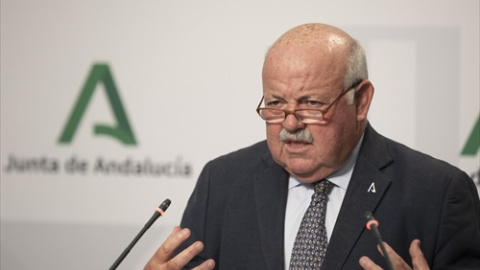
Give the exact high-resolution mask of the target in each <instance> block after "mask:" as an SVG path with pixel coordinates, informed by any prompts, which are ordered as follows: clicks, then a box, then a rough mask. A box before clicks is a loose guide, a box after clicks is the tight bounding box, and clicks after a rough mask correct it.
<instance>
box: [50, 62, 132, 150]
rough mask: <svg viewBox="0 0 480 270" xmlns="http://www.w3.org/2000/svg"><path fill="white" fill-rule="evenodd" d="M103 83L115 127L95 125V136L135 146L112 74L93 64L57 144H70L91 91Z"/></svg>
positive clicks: (105, 66)
mask: <svg viewBox="0 0 480 270" xmlns="http://www.w3.org/2000/svg"><path fill="white" fill-rule="evenodd" d="M99 83H103V85H104V87H105V90H106V92H107V97H108V100H109V102H110V107H111V108H112V110H113V113H114V115H115V118H116V120H117V125H116V126H108V125H102V124H96V125H95V127H94V131H95V134H98V135H106V136H111V137H113V138H115V139H117V140H119V141H121V142H122V143H124V144H126V145H136V144H137V142H136V140H135V136H134V135H133V132H132V129H131V128H130V123H129V122H128V119H127V115H126V114H125V110H124V109H123V106H122V101H121V100H120V96H119V95H118V91H117V87H116V86H115V83H114V81H113V77H112V74H111V72H110V69H109V68H108V65H106V64H98V63H97V64H95V65H94V66H93V68H92V70H91V71H90V74H89V75H88V77H87V81H86V82H85V85H84V86H83V89H82V91H81V92H80V96H79V97H78V99H77V102H76V103H75V106H74V107H73V111H72V113H71V114H70V117H69V118H68V121H67V124H66V125H65V128H64V129H63V132H62V134H61V136H60V138H59V139H58V142H59V143H70V142H71V141H72V138H73V136H74V135H75V132H76V130H77V128H78V124H79V123H80V120H81V119H82V117H83V114H84V113H85V110H86V109H87V105H88V103H89V102H90V99H91V97H92V94H93V91H94V90H95V88H96V86H97V84H99Z"/></svg>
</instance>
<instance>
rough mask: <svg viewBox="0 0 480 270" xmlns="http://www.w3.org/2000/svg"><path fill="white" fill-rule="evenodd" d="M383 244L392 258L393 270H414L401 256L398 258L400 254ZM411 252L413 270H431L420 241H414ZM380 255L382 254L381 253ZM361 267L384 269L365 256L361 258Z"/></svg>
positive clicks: (373, 269) (374, 269)
mask: <svg viewBox="0 0 480 270" xmlns="http://www.w3.org/2000/svg"><path fill="white" fill-rule="evenodd" d="M383 244H384V245H385V250H386V251H387V253H388V256H389V257H390V260H391V261H392V265H393V268H394V269H395V270H411V269H412V268H410V266H409V265H408V264H407V263H406V262H405V261H404V260H403V259H402V258H401V257H400V256H398V254H397V253H396V252H395V251H394V250H393V249H392V248H391V247H390V246H389V245H388V244H387V243H385V242H384V243H383ZM379 251H380V249H379ZM409 252H410V256H411V257H412V265H413V270H430V267H429V266H428V264H427V261H426V260H425V257H424V256H423V252H422V250H421V249H420V240H418V239H415V240H413V241H412V243H411V244H410V249H409ZM380 253H382V252H381V251H380ZM382 255H383V254H382ZM360 265H361V266H362V267H363V269H365V270H380V269H382V268H380V266H378V265H376V264H375V263H374V262H373V261H372V260H370V258H368V257H366V256H363V257H362V258H360Z"/></svg>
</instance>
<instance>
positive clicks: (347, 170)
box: [285, 137, 363, 269]
mask: <svg viewBox="0 0 480 270" xmlns="http://www.w3.org/2000/svg"><path fill="white" fill-rule="evenodd" d="M362 141H363V137H362V138H361V139H360V141H359V142H358V144H357V146H355V149H354V150H353V152H352V154H351V155H350V157H349V158H348V159H347V161H346V162H345V164H343V166H342V167H341V168H340V169H339V170H337V171H336V172H334V173H332V174H331V175H329V176H328V177H326V179H328V180H329V181H330V182H332V183H333V184H335V186H334V187H333V189H332V192H331V193H330V195H329V196H328V203H327V212H326V217H325V226H326V228H327V236H328V239H330V237H331V236H332V231H333V227H334V226H335V222H336V221H337V216H338V213H339V212H340V207H341V206H342V202H343V198H344V197H345V193H346V192H347V187H348V184H349V183H350V178H351V176H352V172H353V168H354V167H355V163H356V161H357V156H358V151H359V150H360V146H361V145H362ZM313 192H314V191H313V185H312V184H306V183H302V182H300V181H298V180H297V179H296V178H295V177H293V176H290V179H289V184H288V199H287V209H286V212H285V266H286V269H288V268H289V265H290V257H291V255H292V249H293V245H294V243H295V237H296V236H297V232H298V229H299V228H300V223H301V222H302V218H303V215H304V214H305V212H306V211H307V208H308V206H309V205H310V200H311V198H312V195H313Z"/></svg>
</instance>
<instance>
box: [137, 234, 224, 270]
mask: <svg viewBox="0 0 480 270" xmlns="http://www.w3.org/2000/svg"><path fill="white" fill-rule="evenodd" d="M190 234H191V232H190V230H189V229H182V228H180V227H178V226H176V227H175V228H174V229H173V231H172V233H171V234H170V235H169V236H168V238H167V239H166V240H165V242H163V244H162V245H161V246H160V247H159V248H158V250H157V251H156V252H155V254H154V255H153V257H152V258H151V259H150V260H149V261H148V263H147V265H146V266H145V268H144V270H180V269H182V267H183V266H185V265H186V264H187V263H188V262H189V261H190V260H191V259H192V258H193V257H195V255H197V254H198V253H200V251H202V250H203V243H202V242H200V241H197V242H195V243H193V244H192V245H190V246H189V247H188V248H186V249H185V250H183V251H182V252H181V253H179V254H178V255H177V256H175V257H173V258H172V256H173V253H174V251H175V249H177V248H178V247H179V246H180V244H181V243H183V242H184V241H185V240H186V239H187V238H188V237H190ZM214 267H215V261H214V260H212V259H209V260H206V261H204V262H203V263H202V264H201V265H199V266H197V267H195V268H193V270H207V269H208V270H210V269H213V268H214Z"/></svg>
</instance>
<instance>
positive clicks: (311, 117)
mask: <svg viewBox="0 0 480 270" xmlns="http://www.w3.org/2000/svg"><path fill="white" fill-rule="evenodd" d="M361 82H362V80H358V81H356V82H355V83H354V84H353V85H352V86H350V87H349V88H347V89H346V90H345V91H343V92H342V93H341V94H340V95H339V96H338V97H337V98H336V99H335V100H333V101H332V103H330V105H328V106H327V107H326V108H325V109H323V110H315V109H295V110H286V109H283V110H282V109H274V108H261V107H260V105H261V104H262V102H263V100H264V98H265V96H263V97H262V99H261V100H260V103H258V106H257V113H258V115H259V116H260V117H261V118H262V119H263V120H265V121H266V122H267V123H270V124H276V123H281V122H283V121H284V120H285V118H287V116H288V115H290V114H293V115H294V116H295V117H296V118H297V120H298V121H300V122H302V123H304V124H318V123H321V122H322V120H323V119H324V117H325V114H326V113H327V112H328V110H330V108H332V107H333V105H334V104H335V103H337V102H338V101H339V100H340V98H342V97H343V96H344V95H345V94H346V93H348V92H350V90H354V89H355V90H356V88H357V86H358V85H359V84H360V83H361Z"/></svg>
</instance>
